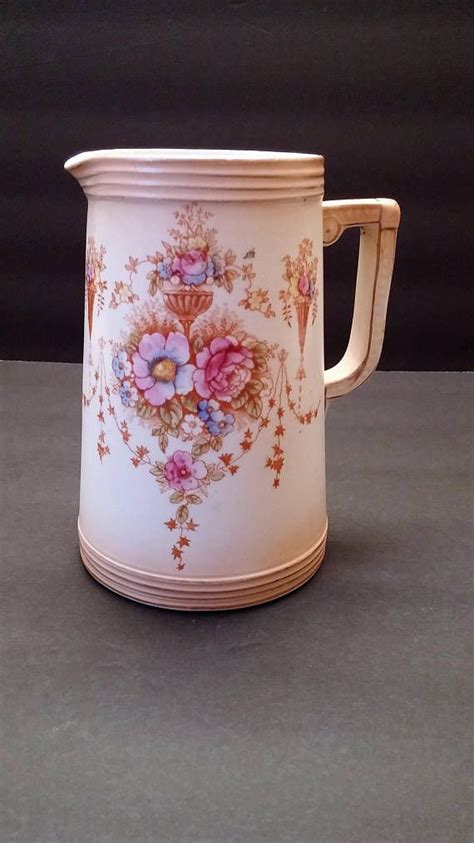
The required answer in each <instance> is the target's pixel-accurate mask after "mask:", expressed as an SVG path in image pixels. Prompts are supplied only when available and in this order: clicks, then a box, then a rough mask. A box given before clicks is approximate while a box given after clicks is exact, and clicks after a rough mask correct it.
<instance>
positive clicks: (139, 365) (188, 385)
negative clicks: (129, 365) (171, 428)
mask: <svg viewBox="0 0 474 843" xmlns="http://www.w3.org/2000/svg"><path fill="white" fill-rule="evenodd" d="M188 360H189V343H188V341H187V339H186V337H185V336H184V334H180V333H179V332H178V331H171V333H170V334H168V336H165V335H164V334H159V333H155V334H144V335H143V337H142V338H141V340H140V342H139V344H138V351H135V353H134V354H133V357H132V361H133V372H134V375H135V385H136V386H137V387H138V389H141V390H142V391H144V393H145V398H146V400H147V401H148V403H149V404H152V405H153V406H154V407H161V405H162V404H164V403H165V401H169V399H170V398H173V395H174V394H175V393H178V395H186V393H188V392H191V390H192V388H193V372H194V366H193V365H192V364H191V363H188Z"/></svg>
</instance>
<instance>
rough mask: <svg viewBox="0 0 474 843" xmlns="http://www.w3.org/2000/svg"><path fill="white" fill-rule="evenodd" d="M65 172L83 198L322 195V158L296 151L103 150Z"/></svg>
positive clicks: (78, 160)
mask: <svg viewBox="0 0 474 843" xmlns="http://www.w3.org/2000/svg"><path fill="white" fill-rule="evenodd" d="M64 166H65V169H66V170H68V171H69V172H70V173H71V175H73V176H74V177H75V178H76V179H77V180H78V181H79V183H80V185H81V186H82V188H83V190H84V192H85V193H86V195H87V196H102V197H119V198H120V197H123V198H143V199H147V198H150V199H177V200H193V199H195V200H208V201H241V200H256V199H284V198H292V197H307V196H322V194H323V190H324V159H323V157H322V156H321V155H306V154H303V153H298V152H256V151H243V150H214V149H104V150H98V151H95V152H82V153H81V154H80V155H75V156H74V157H73V158H70V159H69V160H68V161H66V163H65V165H64Z"/></svg>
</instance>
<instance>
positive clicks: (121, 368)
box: [112, 348, 132, 381]
mask: <svg viewBox="0 0 474 843" xmlns="http://www.w3.org/2000/svg"><path fill="white" fill-rule="evenodd" d="M112 369H113V373H114V375H115V377H116V378H118V379H119V380H120V381H123V379H124V378H126V377H127V376H128V375H131V373H132V364H131V363H130V361H129V359H128V357H127V352H126V351H125V350H124V349H123V348H121V349H120V350H119V351H117V354H116V355H115V357H114V358H113V360H112Z"/></svg>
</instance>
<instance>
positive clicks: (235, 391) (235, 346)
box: [193, 337, 254, 401]
mask: <svg viewBox="0 0 474 843" xmlns="http://www.w3.org/2000/svg"><path fill="white" fill-rule="evenodd" d="M196 363H197V368H196V370H195V372H194V375H193V381H194V388H195V390H196V392H197V393H198V394H199V395H201V396H202V397H203V398H211V397H214V398H217V399H218V400H219V401H231V400H232V398H237V397H238V396H239V395H240V393H241V392H242V390H243V389H244V388H245V386H246V384H248V382H249V380H250V379H251V377H252V369H253V367H254V363H253V355H252V352H251V351H250V349H248V348H246V347H245V346H244V345H241V344H240V343H239V342H237V340H236V339H235V338H234V337H216V339H213V340H212V342H211V344H210V346H209V348H203V349H202V351H200V352H199V354H198V355H197V356H196Z"/></svg>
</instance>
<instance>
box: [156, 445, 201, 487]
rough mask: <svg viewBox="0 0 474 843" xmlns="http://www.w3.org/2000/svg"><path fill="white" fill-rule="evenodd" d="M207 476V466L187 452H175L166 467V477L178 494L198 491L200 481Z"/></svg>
mask: <svg viewBox="0 0 474 843" xmlns="http://www.w3.org/2000/svg"><path fill="white" fill-rule="evenodd" d="M206 474H207V469H206V465H205V463H204V462H203V461H202V460H195V459H194V458H193V457H192V456H191V454H188V452H187V451H175V452H174V454H173V456H172V457H171V458H170V459H169V460H168V462H167V463H166V465H165V477H166V479H167V481H168V483H169V484H170V486H172V487H173V489H177V491H178V492H189V491H191V489H197V488H198V486H199V481H200V480H203V479H204V477H205V476H206Z"/></svg>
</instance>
